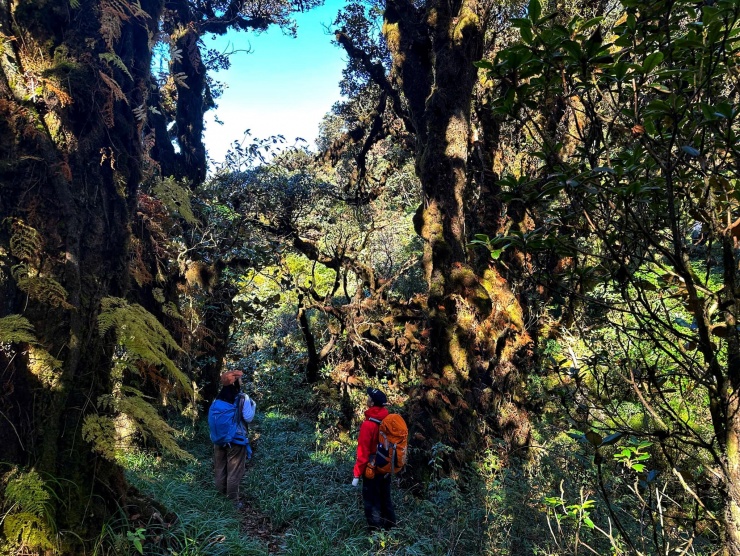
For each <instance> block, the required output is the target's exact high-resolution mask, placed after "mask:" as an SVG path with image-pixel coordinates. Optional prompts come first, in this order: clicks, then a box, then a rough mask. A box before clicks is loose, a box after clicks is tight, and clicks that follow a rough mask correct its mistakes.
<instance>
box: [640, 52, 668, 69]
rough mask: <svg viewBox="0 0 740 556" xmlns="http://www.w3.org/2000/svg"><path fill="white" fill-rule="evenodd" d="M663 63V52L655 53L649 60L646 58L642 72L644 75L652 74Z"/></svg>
mask: <svg viewBox="0 0 740 556" xmlns="http://www.w3.org/2000/svg"><path fill="white" fill-rule="evenodd" d="M662 61H663V53H662V52H653V53H652V54H650V55H649V56H648V57H647V58H645V61H644V62H643V64H642V68H641V69H642V71H643V72H644V73H646V74H647V73H650V72H651V71H653V70H654V69H655V68H657V67H658V65H659V64H660V63H661V62H662Z"/></svg>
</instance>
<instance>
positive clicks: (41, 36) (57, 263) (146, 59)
mask: <svg viewBox="0 0 740 556" xmlns="http://www.w3.org/2000/svg"><path fill="white" fill-rule="evenodd" d="M80 4H81V5H80V6H79V7H78V8H76V9H73V8H71V7H70V3H69V2H68V1H67V0H49V1H45V2H42V1H39V2H34V1H29V2H22V3H12V4H9V3H5V2H3V3H2V4H1V5H0V8H1V10H2V13H1V14H0V17H1V18H2V19H0V31H1V32H2V33H3V34H4V35H5V36H13V37H16V39H17V40H14V41H10V42H9V43H8V45H12V46H11V47H10V48H8V49H7V50H6V53H5V54H6V55H5V56H4V60H3V62H2V74H1V75H0V121H2V122H3V123H2V126H3V130H2V131H3V139H2V142H0V191H1V192H0V198H2V199H3V200H2V202H1V203H0V221H5V222H6V223H7V222H15V223H17V225H18V226H27V227H28V228H29V229H33V230H35V231H36V233H37V234H38V238H39V242H38V244H35V245H34V246H33V248H32V249H31V248H29V249H31V251H33V253H32V254H30V255H29V254H21V253H20V252H19V249H18V248H17V247H15V248H14V247H13V244H12V234H7V233H3V234H2V235H1V236H0V258H2V259H3V265H2V266H3V267H5V268H8V267H13V266H15V265H19V264H20V265H25V266H26V267H27V268H28V272H29V276H33V277H36V278H38V279H43V280H46V281H42V282H41V284H42V286H40V287H38V288H36V289H32V288H31V289H29V287H28V286H27V285H26V286H24V285H23V280H22V278H21V277H19V275H17V274H15V275H11V276H9V275H8V274H3V276H2V277H1V279H2V290H3V292H5V293H6V294H7V297H5V299H4V301H3V304H2V307H0V317H4V316H6V315H11V314H21V315H23V316H24V317H25V318H27V319H28V320H29V321H30V322H31V324H32V325H33V326H34V334H35V337H36V339H37V340H38V343H37V344H32V345H28V346H26V349H24V348H23V347H22V346H17V347H16V349H15V356H13V360H12V365H11V366H10V367H9V370H10V372H11V373H12V375H11V377H12V381H13V383H14V385H15V388H14V389H13V390H12V391H10V392H8V391H5V392H4V395H3V402H2V403H3V404H7V406H8V407H13V408H14V410H13V412H11V413H9V414H6V419H7V421H10V425H12V429H13V432H12V433H10V434H8V433H6V432H5V431H6V429H10V428H11V427H6V426H5V425H4V426H3V427H2V429H3V431H4V432H3V433H2V435H0V439H2V440H3V441H6V440H9V444H10V445H13V448H12V449H11V450H9V451H8V453H9V454H10V456H11V459H10V461H9V462H10V463H12V464H16V465H19V466H21V467H35V468H36V469H38V470H39V471H42V472H45V473H47V474H48V476H51V477H53V478H55V479H57V480H58V482H57V483H55V484H56V485H57V486H58V487H59V488H61V489H63V490H64V491H65V492H62V493H59V492H58V494H59V497H58V500H61V501H63V503H64V504H65V507H64V511H61V509H60V511H58V512H56V513H55V515H56V521H57V523H56V529H57V530H59V531H65V530H66V531H74V532H75V533H76V535H79V536H77V537H75V538H74V539H72V538H66V537H64V536H63V535H62V541H61V542H62V546H61V547H60V549H61V552H62V553H77V550H76V549H75V548H73V547H74V546H75V545H77V543H78V540H79V539H80V538H94V537H95V536H96V535H98V534H99V532H100V528H101V524H102V522H103V521H104V520H105V519H106V517H107V516H110V515H111V514H112V513H113V512H114V511H115V509H116V504H117V503H119V502H120V501H122V499H123V498H124V495H125V481H124V480H123V475H122V472H121V470H120V468H118V466H116V465H115V464H113V463H111V462H109V461H107V460H104V459H102V458H100V457H97V456H96V455H95V454H94V453H93V452H92V450H91V449H90V446H89V444H87V443H86V442H85V441H84V440H83V439H82V437H81V424H82V421H83V419H84V417H85V416H86V415H88V414H90V413H92V412H96V411H98V408H96V400H97V399H98V397H99V396H100V395H102V394H106V393H110V391H111V380H110V368H111V356H112V353H111V351H110V350H109V349H107V347H106V345H105V343H104V341H103V339H102V338H101V337H100V335H99V333H98V330H97V320H96V319H97V315H98V313H99V311H100V300H101V299H102V298H103V297H105V296H109V295H115V296H122V295H124V294H125V292H126V291H127V290H128V289H129V287H130V284H129V279H128V270H127V264H128V242H129V225H130V222H131V213H132V210H133V208H134V206H135V202H136V195H135V192H136V190H137V187H138V184H139V181H140V178H141V171H140V164H141V160H142V146H141V141H140V129H139V124H138V122H137V120H136V118H135V117H134V114H133V111H132V107H136V106H139V105H141V104H142V103H143V102H144V95H145V94H146V79H147V78H148V76H149V72H150V63H151V54H150V52H149V49H148V47H147V44H148V40H147V35H148V33H149V32H152V31H153V30H155V29H156V22H157V20H158V18H159V16H160V13H161V8H162V6H161V4H160V2H157V1H152V0H148V1H147V0H143V1H142V2H141V7H142V8H143V10H144V11H146V13H147V16H144V15H142V14H139V15H138V16H133V15H131V17H130V18H129V19H127V20H123V21H121V26H120V36H118V37H113V38H112V39H111V40H113V42H115V43H116V46H117V48H116V50H115V53H116V54H115V55H116V56H117V57H118V60H120V62H121V63H122V64H123V65H124V66H126V70H127V71H124V70H123V69H121V68H119V67H117V66H116V63H111V64H109V63H107V62H106V60H105V57H106V56H107V57H108V58H109V59H111V60H112V59H113V58H111V57H110V55H111V50H110V49H109V45H108V44H107V40H106V37H105V36H103V35H102V34H101V31H102V29H103V28H104V24H103V20H102V13H103V10H104V6H103V5H102V4H101V3H99V2H96V1H92V0H83V1H82V2H81V3H80ZM108 38H110V37H108ZM124 98H125V100H124ZM6 219H10V220H6ZM6 232H7V230H6ZM11 274H12V273H11ZM49 279H53V280H55V281H56V282H57V283H58V284H60V285H61V286H62V287H63V288H64V290H65V291H66V295H64V294H63V293H60V292H59V291H58V290H53V288H52V283H51V282H49V281H48V280H49ZM50 291H56V294H55V295H56V297H49V295H50V294H49V293H48V292H50ZM44 292H46V293H44ZM40 348H43V349H44V350H45V351H46V352H48V353H49V354H51V355H52V356H53V357H55V358H57V359H58V360H60V361H62V362H63V363H62V364H61V367H60V368H58V369H53V370H52V371H51V372H41V371H40V369H43V365H40V364H39V362H38V360H36V359H34V357H33V353H34V350H38V349H40ZM24 353H25V354H26V355H24ZM29 354H30V355H29ZM4 368H5V367H4ZM4 453H5V451H4ZM2 459H3V460H4V461H6V462H7V461H8V459H6V457H5V455H4V456H3V458H2ZM55 490H57V489H55Z"/></svg>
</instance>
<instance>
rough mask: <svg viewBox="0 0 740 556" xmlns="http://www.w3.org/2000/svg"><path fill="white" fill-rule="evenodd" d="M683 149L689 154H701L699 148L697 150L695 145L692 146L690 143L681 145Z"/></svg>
mask: <svg viewBox="0 0 740 556" xmlns="http://www.w3.org/2000/svg"><path fill="white" fill-rule="evenodd" d="M681 150H682V151H683V152H685V153H686V154H688V155H689V156H699V155H700V154H701V153H700V152H699V151H698V150H696V149H695V148H694V147H690V146H689V145H684V146H683V147H681Z"/></svg>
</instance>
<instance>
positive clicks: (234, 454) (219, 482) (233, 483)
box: [213, 444, 247, 502]
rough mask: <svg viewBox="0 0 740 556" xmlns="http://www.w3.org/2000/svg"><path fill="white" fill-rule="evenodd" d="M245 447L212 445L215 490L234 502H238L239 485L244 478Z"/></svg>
mask: <svg viewBox="0 0 740 556" xmlns="http://www.w3.org/2000/svg"><path fill="white" fill-rule="evenodd" d="M246 455H247V447H246V446H242V445H239V444H231V445H229V446H216V445H215V444H214V445H213V468H214V469H213V470H214V476H215V479H216V490H218V491H219V492H220V493H221V494H225V495H226V496H227V497H228V498H230V499H231V500H233V501H234V502H238V501H239V483H241V481H242V477H244V464H245V461H246Z"/></svg>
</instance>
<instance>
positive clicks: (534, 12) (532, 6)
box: [527, 0, 542, 23]
mask: <svg viewBox="0 0 740 556" xmlns="http://www.w3.org/2000/svg"><path fill="white" fill-rule="evenodd" d="M527 15H528V16H529V19H531V20H532V21H533V22H535V23H536V22H537V21H538V20H539V19H540V16H541V15H542V5H541V4H540V0H529V6H528V7H527Z"/></svg>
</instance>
